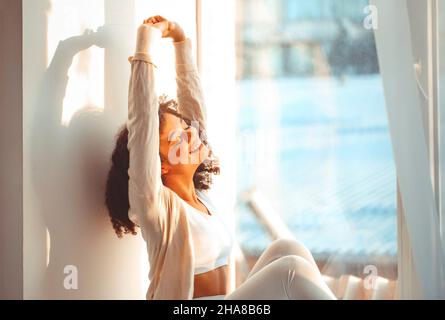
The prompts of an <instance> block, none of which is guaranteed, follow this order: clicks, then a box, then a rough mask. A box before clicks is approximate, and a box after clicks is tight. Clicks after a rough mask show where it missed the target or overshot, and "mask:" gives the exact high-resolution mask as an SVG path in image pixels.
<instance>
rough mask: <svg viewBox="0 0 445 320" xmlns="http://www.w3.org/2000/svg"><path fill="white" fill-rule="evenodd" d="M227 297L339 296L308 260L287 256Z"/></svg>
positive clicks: (310, 297)
mask: <svg viewBox="0 0 445 320" xmlns="http://www.w3.org/2000/svg"><path fill="white" fill-rule="evenodd" d="M225 299H227V300H248V299H252V300H331V299H336V298H335V296H334V294H333V293H332V292H331V290H330V289H329V287H328V286H327V285H326V283H325V282H324V281H323V278H322V277H321V275H320V273H319V272H318V271H317V270H315V269H314V267H313V266H312V264H311V263H310V262H308V261H307V260H306V259H304V258H302V257H300V256H296V255H288V256H284V257H281V258H279V259H276V260H275V261H273V262H270V263H269V264H267V265H266V266H264V267H263V268H262V269H260V270H259V271H257V272H256V273H255V274H253V275H251V276H250V277H249V278H248V279H247V280H246V281H244V283H242V284H241V285H240V286H239V287H238V288H237V289H236V290H234V291H233V292H232V293H230V294H229V295H227V296H226V298H225Z"/></svg>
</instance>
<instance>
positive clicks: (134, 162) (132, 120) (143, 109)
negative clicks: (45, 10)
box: [127, 25, 162, 230]
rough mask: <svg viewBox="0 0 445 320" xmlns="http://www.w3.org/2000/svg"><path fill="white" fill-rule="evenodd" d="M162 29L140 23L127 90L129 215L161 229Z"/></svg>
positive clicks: (150, 226) (139, 221)
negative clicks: (158, 84) (157, 57)
mask: <svg viewBox="0 0 445 320" xmlns="http://www.w3.org/2000/svg"><path fill="white" fill-rule="evenodd" d="M160 39H161V31H160V30H159V29H157V28H155V27H152V26H148V25H141V26H140V27H139V29H138V34H137V46H136V52H135V54H134V56H132V57H130V59H129V61H130V63H131V76H130V83H129V92H128V119H127V129H128V143H127V148H128V151H129V169H128V177H129V180H128V197H129V205H130V209H129V212H128V216H129V219H130V220H131V221H133V222H134V223H135V224H137V225H139V226H141V224H144V225H146V226H148V228H149V229H151V230H153V228H154V230H159V221H160V219H159V218H160V215H161V214H162V209H161V208H162V206H161V199H160V197H161V188H162V181H161V162H160V158H159V115H158V108H159V102H158V96H157V94H156V92H155V68H156V66H155V64H154V61H153V60H152V59H153V58H152V57H153V52H152V51H153V50H154V49H155V47H156V44H157V42H159V40H160Z"/></svg>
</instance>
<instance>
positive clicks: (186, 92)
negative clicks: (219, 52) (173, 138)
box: [173, 38, 206, 131]
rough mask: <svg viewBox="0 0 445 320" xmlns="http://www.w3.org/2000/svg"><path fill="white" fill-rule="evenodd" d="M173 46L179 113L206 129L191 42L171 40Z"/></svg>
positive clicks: (201, 94) (199, 84) (204, 107)
mask: <svg viewBox="0 0 445 320" xmlns="http://www.w3.org/2000/svg"><path fill="white" fill-rule="evenodd" d="M173 45H174V47H175V62H176V84H177V94H176V95H177V98H178V107H179V111H180V113H181V114H182V115H183V116H184V117H185V118H187V119H189V120H192V121H197V122H198V124H199V126H200V129H203V130H204V131H205V129H206V106H205V102H204V95H203V92H202V87H201V81H200V76H199V73H198V68H197V67H196V64H195V61H194V59H193V52H192V42H191V40H190V39H189V38H187V39H185V40H184V41H180V42H173Z"/></svg>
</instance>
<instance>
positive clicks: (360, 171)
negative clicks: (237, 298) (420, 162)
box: [236, 0, 397, 280]
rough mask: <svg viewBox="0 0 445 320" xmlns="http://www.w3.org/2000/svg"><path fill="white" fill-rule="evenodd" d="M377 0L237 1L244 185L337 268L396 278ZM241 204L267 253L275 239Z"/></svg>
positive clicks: (250, 246) (246, 241) (252, 234)
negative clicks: (374, 25) (373, 0)
mask: <svg viewBox="0 0 445 320" xmlns="http://www.w3.org/2000/svg"><path fill="white" fill-rule="evenodd" d="M367 5H368V1H362V0H354V1H350V0H349V1H338V0H335V1H334V0H323V1H296V0H292V1H291V0H283V1H281V2H275V1H266V0H237V34H238V39H237V43H236V45H237V66H238V68H237V89H238V94H239V103H240V111H239V115H238V141H239V142H240V143H239V158H238V171H239V174H238V177H239V181H238V186H237V188H238V192H239V194H240V195H244V194H246V192H247V194H248V193H249V192H251V191H252V190H253V189H254V190H256V192H259V193H260V194H261V197H262V199H264V200H265V201H266V202H268V203H269V204H270V207H271V208H272V209H273V211H274V214H276V215H278V216H280V217H281V218H282V220H283V221H284V222H285V224H286V225H287V227H288V228H289V230H290V231H291V233H292V234H293V235H294V236H295V238H296V239H298V240H300V241H302V242H303V243H304V244H305V245H306V246H308V248H309V249H310V250H311V251H312V253H313V254H314V256H315V258H316V260H317V262H318V264H319V265H320V266H321V267H322V270H323V272H324V273H325V274H327V275H330V276H333V277H340V276H342V275H345V274H352V275H355V276H357V277H361V278H362V277H364V276H366V274H364V267H365V266H367V265H373V266H376V267H377V270H378V273H379V275H381V276H383V277H385V278H388V279H392V280H394V279H396V278H397V264H396V260H397V222H396V221H397V219H396V172H395V165H394V160H393V155H392V149H391V140H390V136H389V131H388V121H387V115H386V110H385V99H384V94H383V86H382V80H381V77H380V73H379V66H378V62H377V53H376V48H375V41H374V34H373V31H372V30H367V29H365V28H364V26H363V20H364V18H365V16H366V15H365V13H364V9H365V7H366V6H367ZM242 199H244V198H242ZM239 211H240V215H239V221H238V232H239V237H240V239H241V242H242V245H243V248H244V249H245V250H246V252H247V255H248V256H250V257H253V258H255V257H257V256H258V254H260V253H261V252H262V251H263V250H264V249H265V247H266V246H267V244H268V243H269V242H270V240H271V238H270V236H269V234H267V232H266V231H264V228H262V227H261V225H260V223H259V222H258V221H257V220H256V219H255V218H254V215H253V214H252V212H251V211H252V210H251V209H250V207H249V206H248V205H246V203H245V202H243V201H241V202H240V205H239Z"/></svg>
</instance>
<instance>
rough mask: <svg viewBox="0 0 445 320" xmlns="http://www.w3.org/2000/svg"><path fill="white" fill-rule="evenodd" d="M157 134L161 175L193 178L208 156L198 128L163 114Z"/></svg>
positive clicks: (168, 114)
mask: <svg viewBox="0 0 445 320" xmlns="http://www.w3.org/2000/svg"><path fill="white" fill-rule="evenodd" d="M162 117H163V121H162V126H161V130H160V133H159V148H160V150H159V151H160V155H161V163H162V174H163V175H165V174H181V175H190V176H192V177H193V175H194V174H195V171H196V169H197V168H198V167H199V165H200V164H201V163H202V162H203V161H204V160H205V159H207V157H208V156H209V149H208V148H207V147H206V146H205V145H204V144H203V143H202V141H201V139H200V137H199V132H198V128H195V127H194V126H190V125H188V124H187V123H186V122H185V121H184V120H183V119H181V118H178V117H177V116H175V115H173V114H170V113H164V114H163V115H162Z"/></svg>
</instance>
